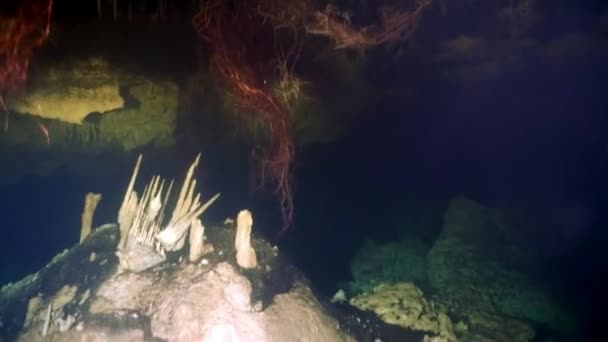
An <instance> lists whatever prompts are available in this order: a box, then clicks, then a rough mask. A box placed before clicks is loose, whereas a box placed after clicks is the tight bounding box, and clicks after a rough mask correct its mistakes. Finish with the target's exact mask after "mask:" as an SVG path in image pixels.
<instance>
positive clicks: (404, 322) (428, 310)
mask: <svg viewBox="0 0 608 342" xmlns="http://www.w3.org/2000/svg"><path fill="white" fill-rule="evenodd" d="M350 304H351V305H354V306H356V307H357V308H359V309H361V310H371V311H373V312H375V313H376V314H377V315H378V316H379V317H380V318H381V319H382V320H383V321H384V322H386V323H390V324H396V325H399V326H402V327H406V328H410V329H412V330H418V331H423V332H428V333H430V334H431V335H436V336H435V337H434V339H433V340H434V341H456V335H455V334H454V331H453V328H452V321H451V320H450V318H449V317H448V316H447V315H446V314H445V313H444V312H443V311H441V309H440V308H438V307H436V306H435V305H434V303H432V302H428V301H427V300H426V299H425V298H424V295H423V294H422V291H420V289H418V288H417V287H416V286H415V285H414V284H412V283H397V284H381V285H379V286H377V287H376V288H374V290H373V292H369V293H363V294H360V295H358V296H356V297H354V298H352V299H351V300H350Z"/></svg>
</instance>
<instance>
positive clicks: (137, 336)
mask: <svg viewBox="0 0 608 342" xmlns="http://www.w3.org/2000/svg"><path fill="white" fill-rule="evenodd" d="M234 234H235V231H234V229H229V228H216V229H215V231H213V229H210V235H211V240H212V242H213V243H214V245H216V246H217V247H218V250H219V252H217V253H216V252H214V253H213V254H211V255H206V256H205V258H204V259H203V261H202V262H201V263H197V264H192V263H188V262H186V261H185V260H182V259H186V258H179V259H177V260H175V258H173V259H174V260H172V261H169V262H167V263H165V264H162V265H159V266H158V267H156V268H153V269H150V270H147V271H144V272H141V273H133V272H123V273H118V268H117V260H116V257H115V256H114V255H113V253H112V252H113V251H114V250H115V248H116V244H117V235H118V230H117V229H116V227H110V226H108V227H106V228H103V229H98V230H96V231H94V232H93V233H92V234H91V235H90V236H89V238H87V239H86V240H85V241H84V244H83V245H77V246H75V247H74V248H72V249H70V250H69V251H67V252H66V253H64V254H62V255H61V256H60V257H59V258H57V259H56V260H55V262H53V263H51V264H49V265H48V266H47V267H45V268H44V269H42V270H41V271H39V272H38V273H36V274H35V275H33V276H31V277H28V278H27V280H26V281H23V282H20V283H18V284H13V285H10V286H7V287H4V288H3V289H2V292H1V293H0V322H1V323H2V325H1V328H0V333H1V335H0V341H41V340H42V339H43V336H42V331H43V330H44V326H45V324H46V322H47V321H48V322H49V323H48V325H49V329H48V330H49V333H48V335H47V336H46V339H47V340H48V341H154V340H158V339H160V340H163V341H277V342H278V341H281V342H284V341H352V339H351V338H350V337H349V336H347V335H346V334H345V333H343V332H342V331H340V330H339V329H338V324H337V321H335V320H334V319H333V318H331V317H330V316H329V315H328V314H327V313H326V312H325V309H324V308H323V307H322V306H321V305H320V303H319V302H318V301H317V300H316V299H315V297H314V295H313V294H312V292H311V290H310V288H309V287H308V286H307V285H306V283H305V282H304V280H303V279H300V278H298V277H296V276H290V274H292V275H293V273H292V271H290V268H289V267H287V268H285V267H282V266H281V265H280V264H279V263H277V261H276V259H278V257H277V252H276V251H273V249H272V248H271V247H269V246H268V245H266V246H265V247H264V246H261V245H260V244H263V243H262V242H260V241H254V245H256V249H259V250H260V251H261V259H260V263H261V265H262V266H261V267H260V268H257V269H255V270H247V271H246V272H245V274H244V273H243V272H242V271H241V270H240V269H239V268H238V267H237V266H235V265H236V261H235V260H234V252H235V251H234V249H233V248H232V249H230V243H232V241H234ZM93 253H94V254H93ZM93 255H94V256H93ZM169 259H171V258H169ZM279 281H280V282H279ZM50 303H53V304H52V306H51V309H52V310H51V315H50V319H47V317H49V316H48V312H49V309H48V308H49V304H50ZM26 318H27V319H26Z"/></svg>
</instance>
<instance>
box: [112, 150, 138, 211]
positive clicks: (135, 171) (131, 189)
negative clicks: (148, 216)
mask: <svg viewBox="0 0 608 342" xmlns="http://www.w3.org/2000/svg"><path fill="white" fill-rule="evenodd" d="M141 159H142V155H141V154H140V155H139V156H138V157H137V162H135V168H134V169H133V173H132V174H131V179H130V180H129V185H128V186H127V191H126V192H125V197H124V199H123V200H122V205H121V206H120V209H119V210H118V222H120V221H121V219H120V217H121V215H122V214H123V211H124V208H123V207H124V206H126V205H127V202H128V200H129V197H130V196H131V191H133V186H134V185H135V179H136V178H137V174H138V173H139V166H140V165H141Z"/></svg>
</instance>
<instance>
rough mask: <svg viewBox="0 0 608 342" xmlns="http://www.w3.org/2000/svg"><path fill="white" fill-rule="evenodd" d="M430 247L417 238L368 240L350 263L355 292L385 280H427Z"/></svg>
mask: <svg viewBox="0 0 608 342" xmlns="http://www.w3.org/2000/svg"><path fill="white" fill-rule="evenodd" d="M426 252H427V246H426V245H425V244H424V243H423V242H421V241H420V240H418V239H414V238H409V237H404V238H402V239H400V240H399V241H397V242H389V243H386V244H381V243H378V242H375V241H372V240H367V241H365V242H364V243H363V245H362V246H361V248H359V250H358V251H357V253H356V254H355V256H354V258H353V261H352V262H351V273H352V276H353V280H352V282H350V283H349V288H350V289H351V290H352V291H354V292H359V291H363V292H367V291H371V290H373V288H374V287H376V286H377V285H379V284H382V283H397V282H414V283H416V284H423V283H426V281H427V280H426Z"/></svg>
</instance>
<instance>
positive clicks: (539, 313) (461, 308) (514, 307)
mask: <svg viewBox="0 0 608 342" xmlns="http://www.w3.org/2000/svg"><path fill="white" fill-rule="evenodd" d="M517 231H518V230H517V229H516V223H515V221H514V220H513V216H512V215H511V214H509V213H508V212H506V211H505V210H499V209H490V208H484V207H482V206H481V205H479V204H478V203H476V202H474V201H471V200H468V199H466V198H464V197H461V198H457V199H454V200H453V201H452V202H451V203H450V205H449V208H448V210H447V212H446V214H445V218H444V226H443V229H442V231H441V234H440V235H439V237H438V238H437V240H436V242H435V244H434V245H433V247H432V249H431V250H430V251H429V253H428V275H429V280H430V283H431V285H432V286H433V287H434V288H435V289H436V290H437V295H436V296H435V299H436V300H437V301H438V302H440V303H442V304H443V305H445V306H447V307H448V309H449V310H450V311H451V312H477V313H480V314H481V315H483V316H487V315H495V316H496V315H498V316H501V315H503V316H504V315H506V316H510V317H514V318H519V319H524V320H529V321H532V322H536V323H542V324H547V325H548V326H550V327H551V328H552V329H554V330H555V331H558V332H561V333H563V334H575V333H576V323H575V321H574V319H573V318H572V317H571V316H570V315H569V314H568V313H567V312H566V311H564V310H563V309H562V308H561V307H560V306H559V305H557V304H556V302H555V301H554V300H553V299H552V298H550V297H549V296H548V295H547V294H546V292H545V291H543V287H542V285H541V284H539V283H536V282H534V281H532V280H531V279H530V278H529V277H527V276H526V274H525V272H524V271H523V268H522V265H524V264H525V261H526V260H533V258H532V257H531V256H530V255H529V254H527V253H529V252H527V251H525V250H523V249H522V248H521V247H520V246H521V245H522V244H523V243H522V242H521V241H517V239H516V237H517V234H516V233H517ZM513 341H515V339H513Z"/></svg>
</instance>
